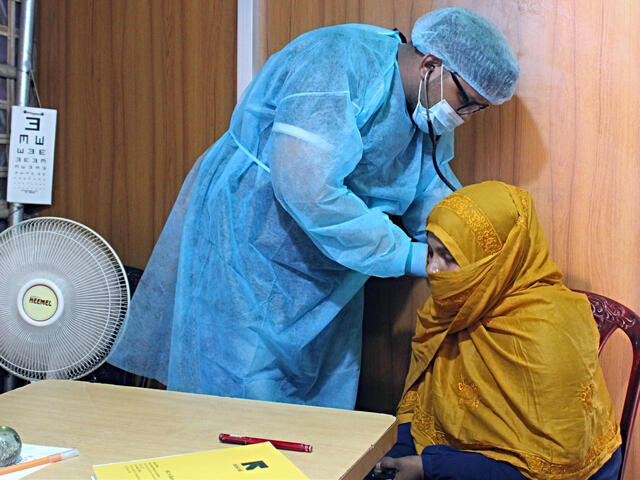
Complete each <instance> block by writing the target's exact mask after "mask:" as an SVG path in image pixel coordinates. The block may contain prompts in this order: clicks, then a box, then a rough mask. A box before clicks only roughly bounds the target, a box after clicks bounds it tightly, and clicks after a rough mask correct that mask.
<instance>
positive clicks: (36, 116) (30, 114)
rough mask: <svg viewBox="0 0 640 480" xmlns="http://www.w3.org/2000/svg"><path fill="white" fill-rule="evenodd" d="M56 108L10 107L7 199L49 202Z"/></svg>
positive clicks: (10, 200)
mask: <svg viewBox="0 0 640 480" xmlns="http://www.w3.org/2000/svg"><path fill="white" fill-rule="evenodd" d="M57 113H58V112H57V111H56V110H51V109H47V108H35V107H24V106H22V107H21V106H13V107H12V108H11V136H10V138H9V175H8V177H9V178H8V181H7V201H9V202H11V203H28V204H37V205H51V199H52V187H53V153H54V147H55V142H56V119H57Z"/></svg>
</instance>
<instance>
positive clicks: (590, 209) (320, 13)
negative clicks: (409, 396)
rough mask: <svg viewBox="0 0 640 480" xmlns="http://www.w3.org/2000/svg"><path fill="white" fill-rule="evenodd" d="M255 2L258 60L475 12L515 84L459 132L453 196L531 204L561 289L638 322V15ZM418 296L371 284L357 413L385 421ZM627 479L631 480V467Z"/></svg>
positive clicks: (608, 365)
mask: <svg viewBox="0 0 640 480" xmlns="http://www.w3.org/2000/svg"><path fill="white" fill-rule="evenodd" d="M259 3H260V9H261V10H260V18H261V24H260V40H261V45H262V48H263V49H262V50H261V51H260V54H261V55H262V60H265V59H266V58H267V57H268V56H269V55H270V54H272V53H274V52H275V51H277V50H278V49H280V48H282V47H283V46H284V45H285V44H286V43H287V42H288V41H289V40H290V39H292V38H294V37H295V36H297V35H299V34H301V33H303V32H305V31H307V30H310V29H313V28H317V27H321V26H326V25H332V24H337V23H349V22H362V23H372V24H376V25H381V26H385V27H389V28H392V27H397V28H399V29H400V30H401V31H402V32H404V33H405V35H406V36H407V37H410V33H411V27H412V25H413V22H414V21H415V20H416V19H417V18H418V17H419V16H421V15H422V14H423V13H426V12H427V11H429V10H431V9H433V8H440V7H445V6H463V7H467V8H472V9H473V10H476V11H477V12H479V13H481V14H483V15H485V16H486V17H488V18H489V19H491V20H492V21H493V22H494V23H496V24H497V25H498V26H499V27H500V28H501V30H502V31H503V32H504V33H505V35H506V36H507V38H508V39H509V41H510V43H511V45H512V47H513V49H514V51H515V52H516V55H517V56H518V59H519V62H520V65H521V68H522V78H521V81H520V83H519V85H518V89H517V92H516V97H515V98H514V99H513V100H512V101H510V102H509V103H507V104H505V105H503V106H501V107H499V108H492V109H490V110H489V111H485V112H482V113H480V114H479V115H477V116H476V118H474V119H473V120H472V121H470V122H469V123H468V124H466V125H463V126H462V127H460V128H459V129H458V130H456V132H457V135H456V158H455V160H454V162H453V164H452V165H453V168H454V170H455V171H456V173H457V174H458V176H459V178H460V179H461V181H462V183H463V184H468V183H474V182H478V181H483V180H488V179H498V180H503V181H506V182H510V183H514V184H516V185H520V186H522V187H524V188H527V189H528V190H529V191H531V193H532V195H533V197H534V199H535V201H536V207H537V211H538V214H539V216H540V220H541V222H542V225H543V228H544V230H545V233H546V235H547V239H548V241H549V245H550V248H551V252H552V255H553V258H554V259H555V261H556V262H557V263H558V265H559V266H560V268H561V269H562V270H563V271H564V273H565V276H566V283H567V284H568V285H569V286H571V287H573V288H582V289H587V290H592V291H595V292H599V293H602V294H604V295H608V296H610V297H612V298H615V299H617V300H619V301H621V302H623V303H625V304H627V305H628V306H629V307H631V308H632V309H634V310H635V311H636V312H640V282H638V281H637V280H638V267H639V265H640V190H639V189H638V188H637V184H638V182H639V181H640V136H639V135H638V134H637V132H638V131H639V127H640V95H639V94H638V93H637V89H636V87H635V80H636V79H637V78H640V33H639V32H640V3H639V2H637V1H636V0H619V1H616V2H610V1H607V0H590V1H586V2H579V6H578V3H576V2H573V1H568V0H537V1H534V0H528V1H527V0H501V1H494V0H491V1H489V0H475V1H474V0H466V1H455V2H453V1H429V0H425V1H411V0H395V1H385V2H380V1H376V0H358V1H356V0H347V1H342V0H335V1H325V2H315V1H312V0H298V1H295V2H294V1H289V0H262V1H261V2H259ZM427 295H428V290H427V287H426V284H425V282H424V281H420V280H410V279H406V278H403V279H391V280H381V279H372V280H370V281H369V283H368V285H367V290H366V303H365V310H366V311H365V342H364V347H363V349H364V351H363V367H362V375H361V384H360V392H359V398H358V407H359V408H362V409H370V410H377V411H387V412H393V411H394V409H395V406H396V404H397V402H398V400H399V397H400V394H401V391H402V385H403V381H404V374H405V372H406V369H407V367H408V360H409V357H408V355H409V349H410V345H409V343H410V338H411V335H412V333H413V329H414V325H415V318H416V315H415V311H416V310H417V308H418V307H419V306H420V305H421V304H422V303H423V301H424V300H425V299H426V297H427ZM613 342H614V345H612V347H613V348H608V349H607V352H605V354H604V356H602V357H601V360H602V363H603V368H604V369H605V374H606V376H607V379H608V383H609V386H610V390H611V391H612V396H613V397H614V400H616V399H617V402H618V404H620V405H621V399H622V391H623V389H624V386H625V385H626V383H625V382H626V377H625V376H626V375H627V374H628V371H629V370H628V364H629V362H630V347H629V344H628V341H626V339H624V338H623V339H622V340H621V339H620V338H616V339H614V340H613ZM636 430H640V427H639V428H637V429H636ZM637 437H638V434H636V435H635V436H634V438H637ZM635 445H636V446H638V445H639V444H638V441H637V440H635ZM627 478H640V455H636V456H635V458H634V459H633V460H632V464H631V465H630V467H629V470H628V471H627Z"/></svg>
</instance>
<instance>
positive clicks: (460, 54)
mask: <svg viewBox="0 0 640 480" xmlns="http://www.w3.org/2000/svg"><path fill="white" fill-rule="evenodd" d="M411 41H412V42H413V45H414V46H415V47H416V48H417V49H418V50H419V51H420V52H421V53H422V54H424V55H426V54H429V53H430V54H432V55H434V56H436V57H438V58H440V59H441V60H442V64H443V65H444V67H445V68H446V69H447V70H450V71H454V72H456V73H458V74H459V75H460V76H461V77H462V78H464V79H465V80H466V82H467V83H468V84H469V85H471V86H472V87H473V88H474V89H475V90H476V91H477V92H478V93H479V94H480V95H482V96H483V97H484V98H486V99H487V100H489V101H490V102H491V103H492V104H494V105H498V104H500V103H503V102H506V101H507V100H509V99H510V98H511V96H512V95H513V92H514V90H515V87H516V82H517V81H518V77H519V76H520V67H519V66H518V61H517V60H516V57H515V55H514V54H513V52H512V51H511V48H510V47H509V44H508V43H507V39H506V38H505V36H504V35H503V34H502V32H501V31H500V30H498V28H497V27H496V26H495V25H493V24H492V23H491V22H489V21H488V20H487V19H486V18H484V17H482V16H480V15H478V14H477V13H475V12H472V11H471V10H467V9H466V8H457V7H455V8H442V9H439V10H433V11H431V12H429V13H427V14H426V15H423V16H422V17H420V18H419V19H418V21H417V22H416V23H415V25H414V26H413V31H412V32H411Z"/></svg>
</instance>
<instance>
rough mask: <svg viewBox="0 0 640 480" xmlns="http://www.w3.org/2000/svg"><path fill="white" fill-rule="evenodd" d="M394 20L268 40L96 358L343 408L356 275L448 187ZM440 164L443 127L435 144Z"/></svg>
mask: <svg viewBox="0 0 640 480" xmlns="http://www.w3.org/2000/svg"><path fill="white" fill-rule="evenodd" d="M399 43H400V40H399V37H398V34H397V33H396V32H393V31H390V30H386V29H382V28H378V27H372V26H367V25H341V26H334V27H328V28H323V29H320V30H315V31H312V32H309V33H307V34H304V35H302V36H301V37H299V38H297V39H296V40H294V41H293V42H291V43H290V44H289V45H287V46H286V47H285V48H284V49H283V50H282V51H280V52H279V53H277V54H275V55H273V56H272V57H271V58H270V59H269V60H268V62H267V63H266V65H265V66H264V68H263V69H262V70H261V71H260V73H259V74H258V75H257V77H256V78H255V79H254V81H253V82H252V83H251V85H250V86H249V87H248V89H247V91H246V92H245V94H244V95H243V97H242V99H241V101H240V102H239V104H238V105H237V106H236V108H235V110H234V113H233V116H232V119H231V124H230V128H229V130H228V131H227V132H226V133H225V134H224V135H223V136H222V137H221V138H220V139H219V140H218V141H217V142H216V143H215V144H214V145H213V146H212V147H211V148H210V149H209V150H208V151H207V152H205V154H204V155H203V156H202V157H201V158H200V159H199V160H198V161H197V162H196V164H195V166H194V168H193V169H192V171H191V172H190V174H189V176H188V177H187V179H186V181H185V183H184V185H183V188H182V190H181V192H180V195H179V197H178V200H177V202H176V204H175V206H174V208H173V210H172V212H171V215H170V216H169V219H168V221H167V224H166V225H165V228H164V230H163V232H162V234H161V236H160V238H159V240H158V243H157V244H156V247H155V249H154V251H153V254H152V256H151V259H150V261H149V263H148V265H147V268H146V270H145V273H144V275H143V277H142V280H141V282H140V285H139V286H138V290H137V291H136V295H135V297H134V299H133V301H132V304H131V308H130V310H129V313H128V316H127V321H126V324H125V327H124V330H123V332H122V333H121V335H120V337H119V338H118V341H117V344H116V346H115V347H114V350H113V352H112V354H111V355H110V357H109V361H110V363H112V364H114V365H116V366H118V367H121V368H123V369H125V370H128V371H132V372H135V373H137V374H140V375H144V376H148V377H152V378H155V379H158V380H159V381H161V382H163V383H165V384H167V386H168V388H169V389H172V390H180V391H186V392H197V393H206V394H215V395H223V396H233V397H246V398H254V399H263V400H273V401H285V402H291V403H304V404H312V405H322V406H331V407H340V408H353V406H354V404H355V399H356V393H357V382H358V376H359V371H360V350H361V335H362V310H363V286H364V283H365V281H366V280H367V278H368V277H369V276H370V275H374V276H378V277H397V276H401V275H403V274H404V272H405V264H406V262H407V258H408V255H409V244H410V241H411V239H410V238H409V237H408V236H407V235H406V234H405V233H404V232H403V231H402V230H401V229H400V228H399V227H398V226H396V225H395V224H394V223H393V222H392V221H391V220H390V219H389V217H388V214H390V215H402V216H403V221H404V224H405V226H406V228H407V231H409V232H411V233H412V235H413V236H415V238H417V239H419V240H422V241H425V233H424V222H425V219H426V217H427V214H428V212H429V211H430V210H431V208H432V207H433V205H435V203H437V202H438V201H440V200H441V199H442V198H443V197H444V196H446V195H447V193H448V190H447V188H446V187H445V186H444V185H443V184H442V182H441V181H440V179H439V178H438V177H437V176H436V174H435V172H434V169H433V166H432V161H431V143H430V141H429V139H428V137H427V135H423V134H422V132H420V131H419V130H417V129H416V128H415V126H414V124H413V122H412V121H411V118H410V115H409V113H408V112H407V108H406V99H405V95H404V91H403V88H402V82H401V79H400V72H399V70H398V64H397V59H396V55H397V50H398V45H399ZM437 151H438V155H439V163H440V165H442V167H441V168H442V169H443V171H444V173H445V175H447V176H448V178H450V179H454V181H455V177H454V176H453V173H452V172H451V170H450V168H449V167H448V162H449V160H450V159H451V158H452V156H453V135H452V134H450V135H447V136H443V137H442V138H441V139H440V143H439V145H438V150H437Z"/></svg>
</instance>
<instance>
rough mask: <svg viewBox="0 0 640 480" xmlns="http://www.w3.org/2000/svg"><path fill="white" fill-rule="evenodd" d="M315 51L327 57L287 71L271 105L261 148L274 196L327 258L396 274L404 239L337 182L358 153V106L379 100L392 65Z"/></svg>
mask: <svg viewBox="0 0 640 480" xmlns="http://www.w3.org/2000/svg"><path fill="white" fill-rule="evenodd" d="M344 54H345V53H344V52H342V55H343V56H344ZM318 55H319V56H321V57H323V58H325V59H326V60H325V61H324V62H321V65H318V64H314V65H313V66H310V65H307V66H301V67H300V68H299V70H298V71H295V72H292V73H291V74H290V75H289V78H288V80H287V83H288V84H290V85H285V86H284V87H283V90H284V92H285V94H284V95H283V96H282V99H281V100H280V101H279V103H278V105H277V108H276V113H275V118H274V124H273V127H272V132H271V135H270V136H269V139H268V140H267V143H266V145H265V148H264V151H263V159H266V161H267V162H268V164H269V166H270V168H271V175H272V184H273V189H274V193H275V196H276V198H277V200H278V201H279V202H280V204H281V205H282V206H283V208H284V209H285V210H286V211H287V212H288V213H289V214H290V215H291V216H292V217H293V218H294V219H295V221H296V222H297V223H298V224H299V225H300V226H301V228H302V229H303V230H304V231H305V232H306V233H307V234H308V235H309V237H310V238H311V240H312V241H313V242H314V244H315V245H316V246H317V247H318V248H319V249H320V250H321V251H322V252H323V253H324V254H325V255H326V256H327V257H329V258H331V259H332V260H334V261H336V262H338V263H340V264H342V265H344V266H345V267H347V268H350V269H352V270H356V271H358V272H361V273H363V274H366V275H374V276H378V277H393V276H402V275H404V273H405V264H406V260H407V257H408V255H409V244H410V239H409V237H408V236H407V235H406V234H405V233H404V232H403V231H402V229H400V228H399V227H398V226H396V225H394V224H393V222H392V221H391V220H390V219H389V217H388V216H387V215H386V214H385V213H384V212H382V211H381V210H379V209H375V208H372V209H370V208H369V207H368V206H367V205H366V204H365V202H364V201H363V200H362V199H361V198H359V197H358V196H357V195H356V194H354V193H353V192H352V191H351V190H350V189H349V188H347V187H346V186H345V184H344V179H345V177H346V176H347V175H348V174H349V173H350V172H351V171H352V170H353V169H354V168H355V167H356V165H357V164H358V162H360V160H361V158H362V153H363V143H362V138H361V136H360V131H359V126H361V125H362V124H363V123H364V122H366V120H367V119H366V118H362V117H363V116H365V115H364V114H363V112H372V111H375V110H376V105H382V104H383V103H384V101H385V95H388V83H389V81H388V79H390V78H391V75H393V73H394V72H393V71H391V69H392V68H395V63H391V64H390V65H389V67H388V69H387V71H381V70H380V69H379V68H378V67H376V66H375V65H373V66H370V65H367V66H363V65H362V64H359V65H346V66H345V64H348V62H336V61H335V55H337V52H331V51H323V52H318V53H317V54H316V58H317V56H318ZM309 56H314V55H313V54H310V55H309ZM352 57H358V55H352ZM353 61H354V62H357V61H358V60H353ZM360 62H361V63H364V64H366V62H364V61H360ZM367 69H368V70H367ZM381 79H387V80H386V85H385V81H383V80H381ZM385 90H386V91H385ZM357 102H364V103H366V105H364V104H363V105H361V104H358V103H357ZM389 135H393V131H390V132H389Z"/></svg>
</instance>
